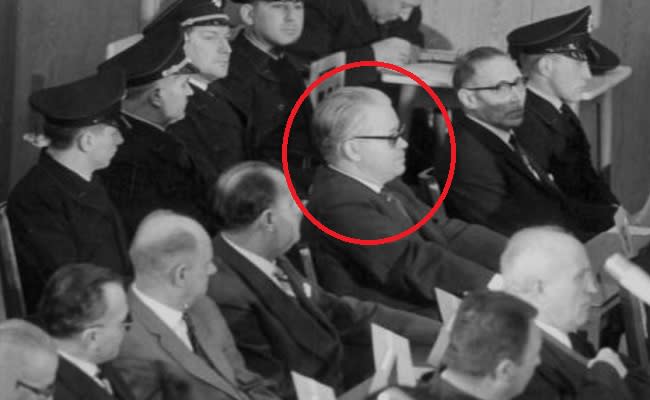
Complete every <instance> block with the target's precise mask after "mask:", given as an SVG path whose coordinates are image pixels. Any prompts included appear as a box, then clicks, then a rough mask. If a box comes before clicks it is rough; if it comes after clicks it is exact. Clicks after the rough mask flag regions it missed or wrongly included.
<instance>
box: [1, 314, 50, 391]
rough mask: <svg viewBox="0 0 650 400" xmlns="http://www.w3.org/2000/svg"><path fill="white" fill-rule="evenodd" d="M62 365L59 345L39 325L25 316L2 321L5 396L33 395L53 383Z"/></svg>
mask: <svg viewBox="0 0 650 400" xmlns="http://www.w3.org/2000/svg"><path fill="white" fill-rule="evenodd" d="M57 365H58V356H57V353H56V347H55V345H54V342H53V341H52V339H50V337H49V336H48V335H47V334H46V333H45V332H43V331H42V330H41V329H39V328H38V327H36V326H34V325H32V324H30V323H28V322H26V321H22V320H16V319H13V320H8V321H4V322H2V323H0V392H1V393H3V398H5V397H4V396H6V398H8V399H9V400H19V399H23V398H32V397H30V396H33V395H34V393H33V391H32V390H30V389H29V388H27V387H25V385H29V386H31V387H32V388H36V389H37V390H39V391H43V392H45V391H47V389H48V387H50V388H51V387H52V385H53V383H54V379H55V375H56V368H57Z"/></svg>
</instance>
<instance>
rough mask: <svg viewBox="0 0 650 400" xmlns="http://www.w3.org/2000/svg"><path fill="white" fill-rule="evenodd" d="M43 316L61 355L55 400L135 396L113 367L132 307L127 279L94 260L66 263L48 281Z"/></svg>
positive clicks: (127, 398) (41, 308)
mask: <svg viewBox="0 0 650 400" xmlns="http://www.w3.org/2000/svg"><path fill="white" fill-rule="evenodd" d="M39 318H40V319H41V322H42V324H43V327H44V329H45V331H47V332H48V333H49V334H50V335H51V336H52V338H54V342H55V343H56V346H57V349H58V353H59V369H58V371H57V377H56V391H55V393H54V400H82V399H86V398H92V399H97V400H113V399H118V400H134V399H135V397H133V394H132V392H131V390H130V389H129V387H128V386H127V385H126V383H125V382H124V380H123V379H122V376H121V375H120V373H119V372H118V371H117V370H116V369H115V368H114V367H113V366H112V364H111V361H112V360H113V359H115V357H116V356H117V354H118V352H119V350H120V344H121V343H122V339H123V338H124V333H125V330H127V329H128V327H129V324H130V322H129V306H128V304H127V302H126V293H125V292H124V287H123V283H122V281H121V278H120V277H119V276H117V275H116V274H114V273H112V272H111V271H110V270H108V269H105V268H101V267H98V266H95V265H92V264H69V265H66V266H64V267H61V268H60V269H59V270H58V271H57V272H56V273H55V274H54V275H52V278H51V279H50V280H49V281H48V283H47V286H46V287H45V290H44V292H43V297H42V298H41V302H40V304H39Z"/></svg>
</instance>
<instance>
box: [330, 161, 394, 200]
mask: <svg viewBox="0 0 650 400" xmlns="http://www.w3.org/2000/svg"><path fill="white" fill-rule="evenodd" d="M327 166H328V167H329V168H331V169H333V170H334V171H336V172H338V173H341V174H343V175H345V176H347V177H348V178H352V179H354V180H355V181H357V182H359V183H361V184H362V185H364V186H366V187H368V188H369V189H370V190H372V191H373V192H375V193H377V194H379V193H381V189H382V186H381V185H377V184H376V183H372V182H369V181H367V180H365V179H362V178H359V177H356V176H354V175H351V174H350V173H349V172H346V171H343V170H342V169H340V168H337V167H335V166H333V165H332V164H328V165H327Z"/></svg>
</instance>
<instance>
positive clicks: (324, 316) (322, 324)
mask: <svg viewBox="0 0 650 400" xmlns="http://www.w3.org/2000/svg"><path fill="white" fill-rule="evenodd" d="M213 243H214V254H215V255H217V257H216V260H215V262H216V263H217V264H218V267H219V272H218V273H217V274H215V275H213V276H212V277H211V279H210V286H209V289H208V295H209V296H210V297H212V298H213V299H214V300H215V301H216V302H217V304H218V305H219V308H220V309H221V310H222V312H223V314H224V317H225V318H226V320H227V321H228V325H229V326H230V329H231V330H232V332H233V336H234V337H235V341H236V342H237V346H238V347H239V349H240V351H241V352H242V354H243V355H244V358H245V359H246V363H247V365H248V366H249V367H250V368H251V369H253V370H255V371H257V372H259V373H260V374H261V375H263V376H268V377H273V378H274V380H275V381H276V382H277V383H278V386H279V387H280V393H281V395H282V397H283V398H295V391H294V387H293V383H292V381H291V375H290V372H291V371H296V372H299V373H300V374H303V375H306V376H309V377H311V378H313V379H315V380H317V381H319V382H321V383H324V384H326V385H328V386H331V387H333V388H335V390H337V391H339V392H340V391H341V390H343V389H347V388H349V387H351V386H352V385H354V384H357V383H359V382H360V381H361V380H362V379H364V378H366V377H368V376H369V375H370V374H372V372H373V370H374V369H373V357H372V344H371V341H370V329H369V328H370V322H375V323H378V324H380V325H381V326H384V327H386V328H387V329H390V330H392V331H394V332H396V333H398V334H401V335H404V336H406V337H407V338H409V339H410V340H411V341H412V344H413V345H417V344H420V345H422V347H423V348H424V350H425V351H426V352H427V353H428V351H430V349H431V346H432V345H433V342H434V340H435V337H436V336H437V332H438V329H439V323H438V322H437V321H433V320H431V319H428V318H423V317H419V316H416V315H414V314H409V313H405V312H402V311H398V310H393V309H389V308H386V307H383V306H380V305H378V304H376V303H370V302H362V301H359V300H356V299H354V298H352V297H338V296H335V295H333V294H330V293H328V292H326V291H325V290H323V289H321V288H320V287H318V286H316V285H314V284H313V283H311V282H308V281H307V280H306V279H305V278H304V277H303V276H301V275H300V274H299V273H298V272H297V271H296V270H295V269H294V268H293V266H292V265H291V264H290V262H289V261H288V260H286V259H282V260H280V261H281V263H280V264H279V266H281V267H282V268H283V269H284V270H285V272H286V273H287V275H288V277H289V280H290V283H291V285H292V287H293V290H294V292H295V293H296V296H297V297H296V298H295V299H294V298H291V297H289V296H287V295H286V294H285V293H284V292H282V290H281V289H279V288H278V287H277V286H276V285H275V284H274V283H273V282H272V281H271V280H270V279H269V278H268V277H267V276H266V275H264V273H263V272H262V271H260V270H259V269H258V268H257V267H256V266H255V265H253V264H252V263H251V262H250V261H248V260H247V259H246V258H245V257H244V256H242V255H241V254H240V253H239V252H237V251H236V250H235V249H233V248H232V247H231V246H230V245H229V244H227V243H226V242H225V241H224V240H223V239H222V238H221V236H220V235H217V236H216V237H215V239H214V242H213ZM344 344H346V345H347V346H346V347H345V349H344Z"/></svg>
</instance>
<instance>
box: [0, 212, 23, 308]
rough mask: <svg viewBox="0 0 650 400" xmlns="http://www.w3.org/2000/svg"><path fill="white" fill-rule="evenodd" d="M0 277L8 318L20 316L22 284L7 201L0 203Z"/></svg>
mask: <svg viewBox="0 0 650 400" xmlns="http://www.w3.org/2000/svg"><path fill="white" fill-rule="evenodd" d="M0 253H2V258H1V259H2V264H1V265H0V278H1V279H2V286H1V289H2V296H1V297H2V300H3V301H4V307H5V311H6V316H7V317H8V318H22V317H24V316H25V315H26V308H25V297H24V296H23V286H22V284H21V283H20V272H19V271H18V262H17V261H16V253H15V252H14V242H13V239H12V237H11V228H10V226H9V218H7V203H6V202H2V203H0Z"/></svg>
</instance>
